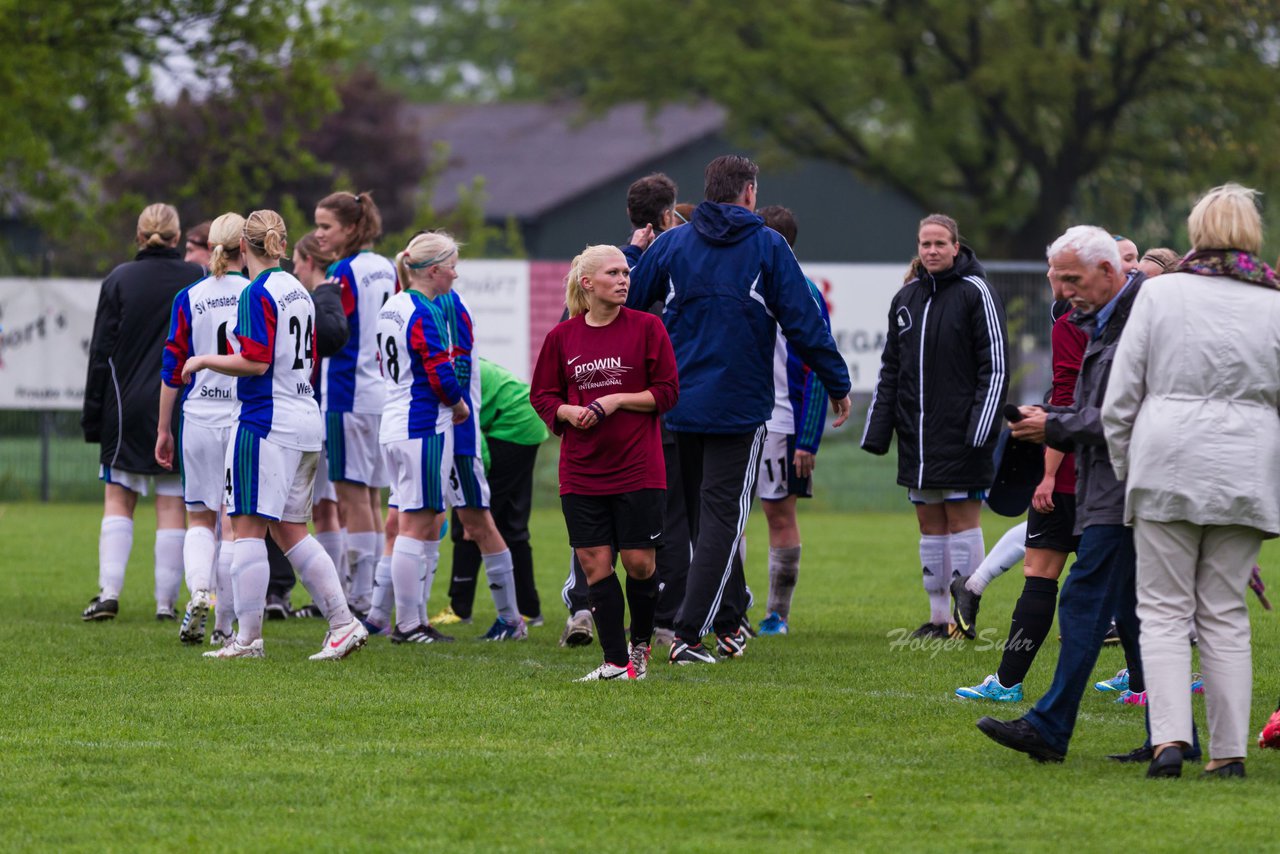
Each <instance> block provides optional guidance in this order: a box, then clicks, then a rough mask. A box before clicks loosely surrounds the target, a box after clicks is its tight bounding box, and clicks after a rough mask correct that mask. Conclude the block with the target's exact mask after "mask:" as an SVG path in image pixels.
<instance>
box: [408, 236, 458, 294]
mask: <svg viewBox="0 0 1280 854" xmlns="http://www.w3.org/2000/svg"><path fill="white" fill-rule="evenodd" d="M459 245H460V244H459V243H458V242H457V241H456V240H454V239H453V236H452V235H450V234H449V233H448V232H447V231H419V232H418V233H417V234H415V235H414V236H413V237H412V238H411V239H410V240H409V245H408V246H406V247H405V248H404V251H403V252H399V253H397V254H396V275H397V276H399V277H400V287H402V288H407V287H409V282H410V276H411V275H412V274H413V273H414V272H415V271H423V270H426V269H428V268H430V267H434V266H435V265H437V264H442V263H444V262H445V261H448V260H449V259H450V258H452V257H453V256H454V255H457V254H458V246H459Z"/></svg>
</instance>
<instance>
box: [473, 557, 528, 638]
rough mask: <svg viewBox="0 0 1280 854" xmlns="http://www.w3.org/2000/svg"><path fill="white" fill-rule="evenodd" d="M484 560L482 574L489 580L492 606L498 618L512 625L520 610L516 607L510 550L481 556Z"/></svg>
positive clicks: (513, 572)
mask: <svg viewBox="0 0 1280 854" xmlns="http://www.w3.org/2000/svg"><path fill="white" fill-rule="evenodd" d="M481 557H482V558H483V560H484V574H485V577H486V578H488V579H489V594H490V595H491V596H493V606H494V607H495V608H497V609H498V616H499V617H501V618H502V619H503V620H506V621H507V623H509V624H512V625H514V624H515V622H516V621H517V620H519V619H520V610H519V608H517V607H516V584H515V571H514V569H513V568H512V564H511V551H510V549H503V550H502V551H500V552H494V553H493V554H491V555H481Z"/></svg>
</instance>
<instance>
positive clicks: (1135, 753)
mask: <svg viewBox="0 0 1280 854" xmlns="http://www.w3.org/2000/svg"><path fill="white" fill-rule="evenodd" d="M1154 755H1155V751H1153V750H1152V749H1151V748H1150V747H1147V746H1146V745H1145V744H1144V745H1143V746H1142V747H1135V748H1134V749H1133V750H1130V751H1129V752H1128V753H1108V754H1107V758H1108V759H1114V760H1115V761H1116V762H1150V761H1151V757H1152V756H1154Z"/></svg>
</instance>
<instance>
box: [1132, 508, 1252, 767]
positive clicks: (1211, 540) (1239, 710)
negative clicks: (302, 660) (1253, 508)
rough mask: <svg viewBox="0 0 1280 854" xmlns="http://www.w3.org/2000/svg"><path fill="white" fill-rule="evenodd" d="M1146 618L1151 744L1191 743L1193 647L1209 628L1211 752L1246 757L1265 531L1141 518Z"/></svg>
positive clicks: (1140, 578)
mask: <svg viewBox="0 0 1280 854" xmlns="http://www.w3.org/2000/svg"><path fill="white" fill-rule="evenodd" d="M1133 536H1134V545H1135V547H1136V549H1137V552H1138V571H1137V586H1138V619H1139V621H1140V622H1141V624H1142V669H1143V673H1144V675H1145V677H1146V683H1147V711H1148V713H1149V714H1150V716H1151V742H1152V744H1164V743H1166V742H1172V741H1181V742H1186V743H1188V744H1189V743H1190V742H1191V646H1190V644H1189V643H1188V642H1187V621H1188V620H1189V619H1191V618H1192V617H1194V619H1195V625H1196V631H1197V633H1198V634H1199V638H1200V641H1199V644H1200V668H1201V671H1202V673H1203V676H1204V691H1205V708H1206V711H1207V713H1208V720H1209V755H1210V756H1211V757H1213V758H1215V759H1227V758H1231V757H1241V756H1244V755H1245V745H1246V743H1247V741H1248V737H1249V705H1250V703H1251V701H1252V695H1253V664H1252V660H1251V658H1250V655H1251V653H1250V647H1249V637H1250V633H1249V609H1248V607H1247V606H1246V605H1245V599H1244V597H1245V585H1246V584H1247V582H1248V580H1249V572H1250V570H1252V568H1253V564H1254V561H1255V560H1257V558H1258V551H1259V549H1260V548H1261V546H1262V533H1261V532H1260V531H1258V530H1256V529H1254V528H1245V527H1242V526H1239V525H1228V526H1217V525H1210V526H1203V525H1195V524H1192V523H1190V522H1153V521H1151V520H1149V519H1135V520H1134V527H1133Z"/></svg>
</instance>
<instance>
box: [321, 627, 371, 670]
mask: <svg viewBox="0 0 1280 854" xmlns="http://www.w3.org/2000/svg"><path fill="white" fill-rule="evenodd" d="M368 639H369V630H368V629H366V628H365V627H364V625H363V624H362V623H361V622H360V621H359V620H357V619H356V618H355V617H352V618H351V622H349V623H346V624H344V625H341V626H339V627H338V628H336V629H329V631H328V633H326V634H325V636H324V646H322V647H321V648H320V651H319V652H317V653H316V654H315V655H313V656H311V660H312V661H337V660H338V659H340V658H346V657H347V656H348V655H350V654H351V653H353V652H355V651H356V650H357V649H359V648H360V647H362V646H364V642H365V641H367V640H368Z"/></svg>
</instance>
